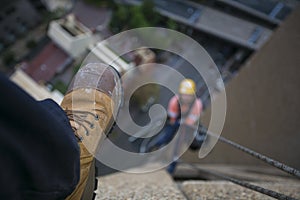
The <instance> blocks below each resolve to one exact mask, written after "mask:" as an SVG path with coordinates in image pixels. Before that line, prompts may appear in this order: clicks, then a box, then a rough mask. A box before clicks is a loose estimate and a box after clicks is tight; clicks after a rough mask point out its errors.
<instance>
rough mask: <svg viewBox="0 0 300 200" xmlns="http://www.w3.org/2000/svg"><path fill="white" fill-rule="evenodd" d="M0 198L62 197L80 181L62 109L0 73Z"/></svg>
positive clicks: (72, 138) (73, 144)
mask: <svg viewBox="0 0 300 200" xmlns="http://www.w3.org/2000/svg"><path fill="white" fill-rule="evenodd" d="M0 91H1V103H0V160H1V163H2V164H1V165H0V166H1V167H0V168H1V171H2V172H5V173H2V175H3V176H2V175H1V178H0V185H1V187H0V199H33V200H34V199H46V200H47V199H49V200H50V199H64V198H66V197H67V196H68V195H69V194H70V193H71V192H72V191H73V190H74V189H75V187H76V185H77V183H78V181H79V170H80V168H79V167H80V165H79V147H78V144H77V140H76V138H75V136H74V132H73V131H72V128H71V126H70V124H69V120H68V118H67V117H66V115H65V112H64V111H63V110H62V109H61V107H60V106H59V105H57V104H56V103H55V102H53V101H52V100H45V101H41V102H38V101H36V100H34V99H33V98H32V97H31V96H29V95H28V94H27V93H26V92H24V91H23V90H22V89H21V88H19V87H18V86H17V85H15V84H14V83H12V82H11V81H10V80H9V79H8V78H7V77H5V76H4V75H2V74H0Z"/></svg>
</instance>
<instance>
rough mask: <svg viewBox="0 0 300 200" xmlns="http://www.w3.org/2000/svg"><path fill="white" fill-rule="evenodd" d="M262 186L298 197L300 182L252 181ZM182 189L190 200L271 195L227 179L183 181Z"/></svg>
mask: <svg viewBox="0 0 300 200" xmlns="http://www.w3.org/2000/svg"><path fill="white" fill-rule="evenodd" d="M253 184H256V185H259V186H262V187H264V188H268V189H271V190H274V191H277V192H281V193H283V194H285V195H289V196H291V197H294V198H300V184H297V183H295V182H294V183H290V184H287V183H285V182H281V183H270V182H268V183H266V182H260V183H253ZM182 190H183V192H184V193H185V194H186V196H187V197H188V199H190V200H200V199H202V200H209V199H216V200H217V199H222V200H226V199H230V200H231V199H240V200H250V199H260V200H269V199H274V198H272V197H269V196H266V195H263V194H260V193H258V192H255V191H252V190H249V189H246V188H244V187H241V186H239V185H236V184H233V183H230V182H227V181H185V182H184V183H183V184H182Z"/></svg>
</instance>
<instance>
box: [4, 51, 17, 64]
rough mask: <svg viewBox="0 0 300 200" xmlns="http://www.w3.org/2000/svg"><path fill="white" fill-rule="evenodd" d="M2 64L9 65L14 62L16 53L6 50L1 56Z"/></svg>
mask: <svg viewBox="0 0 300 200" xmlns="http://www.w3.org/2000/svg"><path fill="white" fill-rule="evenodd" d="M2 61H3V64H4V65H6V66H9V65H11V64H13V63H14V62H16V55H15V53H14V52H13V51H7V52H5V53H4V54H3V57H2Z"/></svg>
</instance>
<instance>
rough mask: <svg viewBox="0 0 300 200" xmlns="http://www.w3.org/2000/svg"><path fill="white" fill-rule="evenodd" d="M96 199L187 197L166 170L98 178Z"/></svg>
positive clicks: (150, 199)
mask: <svg viewBox="0 0 300 200" xmlns="http://www.w3.org/2000/svg"><path fill="white" fill-rule="evenodd" d="M96 193H97V196H96V200H100V199H120V200H121V199H122V200H123V199H125V200H134V199H149V200H156V199H160V200H167V199H170V200H184V199H186V198H185V197H184V195H183V194H182V193H181V191H180V190H179V189H178V187H177V185H176V184H175V183H174V182H173V180H172V178H171V177H170V175H169V174H168V173H167V172H165V171H157V172H153V173H145V174H128V173H116V174H113V175H107V176H104V177H99V178H98V189H97V191H96Z"/></svg>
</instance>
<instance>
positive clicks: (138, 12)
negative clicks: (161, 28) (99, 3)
mask: <svg viewBox="0 0 300 200" xmlns="http://www.w3.org/2000/svg"><path fill="white" fill-rule="evenodd" d="M160 20H161V16H160V15H159V14H158V13H157V12H156V11H155V9H154V3H153V1H152V0H145V1H143V3H142V5H140V6H127V5H118V6H117V7H116V9H115V11H114V13H113V16H112V19H111V22H110V28H111V31H112V32H113V33H118V32H120V31H123V30H127V29H132V28H139V27H147V26H157V25H158V23H159V22H160Z"/></svg>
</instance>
